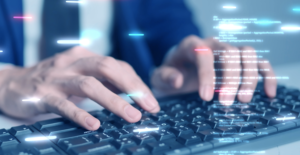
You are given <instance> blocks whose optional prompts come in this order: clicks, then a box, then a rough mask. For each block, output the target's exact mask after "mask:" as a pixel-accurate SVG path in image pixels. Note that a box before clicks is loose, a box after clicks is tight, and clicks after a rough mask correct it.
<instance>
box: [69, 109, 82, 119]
mask: <svg viewBox="0 0 300 155" xmlns="http://www.w3.org/2000/svg"><path fill="white" fill-rule="evenodd" d="M85 114H86V111H84V110H82V109H77V110H75V111H74V112H73V113H72V114H71V117H72V118H74V119H75V120H80V119H82V118H83V117H82V116H83V115H85Z"/></svg>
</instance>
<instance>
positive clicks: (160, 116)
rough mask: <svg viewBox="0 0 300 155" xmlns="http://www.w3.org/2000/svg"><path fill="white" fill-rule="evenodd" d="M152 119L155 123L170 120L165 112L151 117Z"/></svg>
mask: <svg viewBox="0 0 300 155" xmlns="http://www.w3.org/2000/svg"><path fill="white" fill-rule="evenodd" d="M150 117H151V118H152V119H153V120H155V121H164V120H167V119H169V118H170V116H169V115H168V114H167V113H166V112H165V111H162V110H161V111H159V112H158V113H156V114H152V115H150Z"/></svg>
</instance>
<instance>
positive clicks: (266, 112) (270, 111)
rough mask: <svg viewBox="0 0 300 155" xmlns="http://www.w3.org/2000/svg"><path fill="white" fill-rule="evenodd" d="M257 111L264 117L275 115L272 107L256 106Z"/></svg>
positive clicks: (275, 111)
mask: <svg viewBox="0 0 300 155" xmlns="http://www.w3.org/2000/svg"><path fill="white" fill-rule="evenodd" d="M255 110H257V111H259V112H261V113H263V114H264V115H272V114H275V113H277V110H276V109H274V108H273V107H269V106H258V107H256V109H255Z"/></svg>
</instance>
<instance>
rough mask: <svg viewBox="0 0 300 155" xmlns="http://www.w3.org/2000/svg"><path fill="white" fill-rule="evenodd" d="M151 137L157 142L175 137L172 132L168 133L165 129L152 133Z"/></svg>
mask: <svg viewBox="0 0 300 155" xmlns="http://www.w3.org/2000/svg"><path fill="white" fill-rule="evenodd" d="M152 135H153V137H155V139H156V140H157V141H162V140H166V139H170V138H174V137H175V135H174V134H173V133H172V132H169V131H167V130H166V129H160V130H158V131H154V132H153V133H152Z"/></svg>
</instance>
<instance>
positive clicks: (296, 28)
mask: <svg viewBox="0 0 300 155" xmlns="http://www.w3.org/2000/svg"><path fill="white" fill-rule="evenodd" d="M281 29H282V30H300V27H281Z"/></svg>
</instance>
